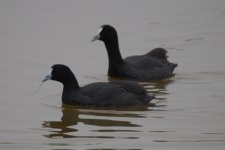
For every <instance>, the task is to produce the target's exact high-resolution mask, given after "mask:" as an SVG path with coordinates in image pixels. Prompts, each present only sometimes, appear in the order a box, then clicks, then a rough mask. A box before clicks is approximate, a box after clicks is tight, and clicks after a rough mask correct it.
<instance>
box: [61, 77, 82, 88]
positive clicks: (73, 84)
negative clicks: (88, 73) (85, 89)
mask: <svg viewBox="0 0 225 150" xmlns="http://www.w3.org/2000/svg"><path fill="white" fill-rule="evenodd" d="M79 88H80V86H79V84H78V82H77V79H76V78H75V77H74V76H73V77H71V78H68V79H67V80H65V81H64V82H63V90H66V91H71V90H77V89H79Z"/></svg>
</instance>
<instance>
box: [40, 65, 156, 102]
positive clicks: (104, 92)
mask: <svg viewBox="0 0 225 150" xmlns="http://www.w3.org/2000/svg"><path fill="white" fill-rule="evenodd" d="M51 68H52V70H51V73H50V74H48V75H47V76H46V77H45V78H44V79H43V81H42V82H45V81H47V80H49V79H51V80H55V81H58V82H61V83H62V84H63V93H62V101H63V102H64V103H65V104H71V105H92V106H131V105H145V104H148V103H149V102H150V101H151V100H152V99H153V98H154V97H153V96H150V95H148V94H147V92H146V90H145V89H144V88H143V87H142V86H141V85H139V84H138V83H136V82H134V81H111V82H96V83H91V84H88V85H85V86H83V87H80V86H79V85H78V82H77V80H76V77H75V76H74V74H73V72H72V71H71V70H70V69H69V67H67V66H65V65H62V64H56V65H53V66H52V67H51Z"/></svg>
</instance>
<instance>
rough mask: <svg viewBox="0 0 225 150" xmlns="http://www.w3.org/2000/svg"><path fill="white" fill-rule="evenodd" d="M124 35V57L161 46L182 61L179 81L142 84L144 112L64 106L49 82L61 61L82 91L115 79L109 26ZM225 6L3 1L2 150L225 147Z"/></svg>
mask: <svg viewBox="0 0 225 150" xmlns="http://www.w3.org/2000/svg"><path fill="white" fill-rule="evenodd" d="M105 23H107V24H111V25H114V26H115V27H116V28H117V30H118V32H119V40H120V47H121V53H122V55H123V57H126V56H129V55H135V54H144V53H147V52H148V51H149V50H151V49H153V48H155V47H164V48H166V49H168V51H169V56H170V57H169V59H170V60H171V61H172V62H176V63H178V64H179V66H178V68H177V69H176V70H175V73H176V74H175V76H174V77H172V78H170V79H166V80H164V81H160V82H152V83H140V84H142V85H144V86H145V88H146V89H147V90H148V92H149V93H150V94H154V95H155V96H156V99H155V100H153V101H152V104H151V105H150V106H146V107H140V106H138V107H124V108H116V109H115V108H113V109H110V110H109V109H98V108H83V107H71V106H68V105H62V103H61V92H62V85H60V84H59V83H56V82H51V81H49V82H47V83H45V84H44V85H42V87H41V89H40V90H39V91H38V92H37V88H38V86H39V85H40V81H41V79H42V77H43V76H44V75H45V74H46V73H47V72H48V70H49V68H50V67H51V65H53V64H55V63H63V64H66V65H68V66H70V68H71V69H72V70H73V71H74V73H75V75H76V77H77V79H78V81H79V83H80V85H81V86H82V85H85V84H87V83H91V82H98V81H108V78H107V76H106V72H107V66H108V60H107V55H106V51H105V47H104V45H103V43H101V42H95V43H90V42H89V41H90V40H91V38H92V36H93V35H94V34H96V32H97V30H98V27H99V26H100V25H102V24H105ZM224 41H225V1H222V0H214V1H210V0H198V1H195V0H189V1H185V0H170V1H163V0H146V1H144V0H141V1H130V0H129V1H127V0H124V1H119V0H114V1H103V0H99V1H97V0H92V1H83V0H78V1H59V0H54V1H53V0H48V1H46V0H39V1H30V0H20V1H17V0H10V1H8V0H2V1H0V51H1V55H0V70H1V74H0V93H1V98H0V119H1V123H0V149H4V150H9V149H10V150H11V149H17V150H18V149H23V150H26V149H27V150H28V149H29V150H30V149H34V150H35V149H48V150H50V149H51V150H60V149H67V150H72V149H77V150H78V149H79V150H80V149H84V150H97V149H98V150H111V149H112V150H149V149H158V150H162V149H167V150H168V149H171V150H176V149H177V150H180V149H182V150H184V149H188V150H189V149H196V150H201V149H204V150H207V149H208V150H211V149H215V150H217V149H218V150H219V149H221V150H222V149H224V146H225V93H224V91H225V68H224V66H225V59H224V56H225V42H224Z"/></svg>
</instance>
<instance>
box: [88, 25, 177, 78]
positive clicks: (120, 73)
mask: <svg viewBox="0 0 225 150" xmlns="http://www.w3.org/2000/svg"><path fill="white" fill-rule="evenodd" d="M96 40H100V41H102V42H104V44H105V47H106V50H107V53H108V60H109V65H108V76H110V77H117V78H128V79H134V80H141V81H150V80H161V79H164V78H167V77H169V76H171V75H172V74H173V71H174V68H176V67H177V64H175V63H170V62H169V61H168V60H167V55H166V54H167V50H165V49H163V48H155V49H153V50H151V51H150V52H148V53H147V54H144V55H136V56H130V57H127V58H125V59H123V58H122V56H121V54H120V49H119V40H118V35H117V31H116V29H115V28H114V27H113V26H111V25H102V26H101V27H100V29H99V31H98V34H97V35H96V36H94V37H93V39H92V40H91V41H92V42H93V41H96Z"/></svg>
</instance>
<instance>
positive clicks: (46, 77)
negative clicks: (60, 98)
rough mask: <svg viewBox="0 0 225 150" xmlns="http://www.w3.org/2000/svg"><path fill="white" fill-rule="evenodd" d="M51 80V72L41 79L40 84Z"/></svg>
mask: <svg viewBox="0 0 225 150" xmlns="http://www.w3.org/2000/svg"><path fill="white" fill-rule="evenodd" d="M51 78H52V70H51V71H50V72H49V73H48V74H47V75H46V76H45V77H44V78H43V80H42V82H45V81H47V80H50V79H51Z"/></svg>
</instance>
